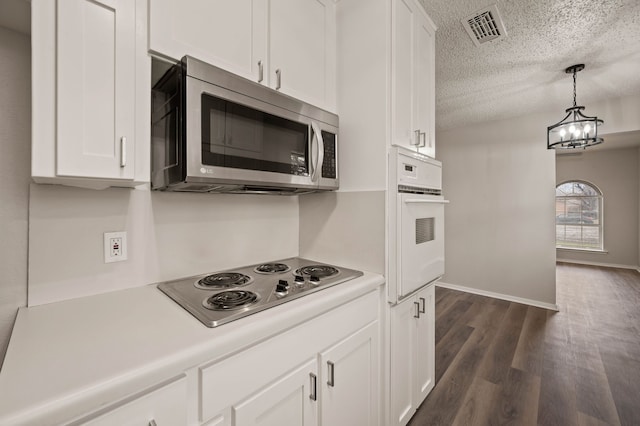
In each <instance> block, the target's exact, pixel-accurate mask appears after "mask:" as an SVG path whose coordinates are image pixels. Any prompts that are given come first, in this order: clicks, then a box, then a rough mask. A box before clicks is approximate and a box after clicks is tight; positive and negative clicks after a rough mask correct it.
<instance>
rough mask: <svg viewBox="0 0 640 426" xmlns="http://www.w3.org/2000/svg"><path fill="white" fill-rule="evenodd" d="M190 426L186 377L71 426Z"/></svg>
mask: <svg viewBox="0 0 640 426" xmlns="http://www.w3.org/2000/svg"><path fill="white" fill-rule="evenodd" d="M186 424H187V381H186V378H185V376H184V375H181V376H180V377H178V378H176V379H174V380H173V381H170V382H169V383H166V382H165V383H163V384H161V385H159V386H158V387H155V388H153V389H150V390H148V391H146V393H142V394H138V395H134V396H132V397H131V398H129V399H126V400H124V401H121V402H119V403H116V404H115V405H114V406H110V407H107V408H106V409H104V410H101V411H99V412H96V413H93V414H91V415H89V416H86V417H84V418H82V419H80V420H77V421H75V422H72V423H70V426H71V425H73V426H75V425H87V426H89V425H90V426H113V425H118V426H165V425H167V426H180V425H186Z"/></svg>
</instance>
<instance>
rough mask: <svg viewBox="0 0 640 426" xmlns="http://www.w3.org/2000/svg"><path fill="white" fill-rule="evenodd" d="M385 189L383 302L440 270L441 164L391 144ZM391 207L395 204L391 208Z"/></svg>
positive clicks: (405, 292)
mask: <svg viewBox="0 0 640 426" xmlns="http://www.w3.org/2000/svg"><path fill="white" fill-rule="evenodd" d="M389 161H390V168H389V169H390V178H391V179H394V181H395V182H396V185H395V187H394V188H392V190H390V191H389V203H390V208H389V211H390V225H391V229H390V233H391V234H395V236H394V235H391V238H390V241H391V244H390V253H389V255H390V262H389V275H390V278H391V279H390V283H389V286H388V288H389V302H390V303H393V304H395V303H398V302H400V301H402V299H404V298H406V297H407V296H410V295H411V294H413V293H415V292H416V291H417V290H419V289H421V288H422V287H424V286H426V285H427V284H429V283H431V282H433V281H435V280H437V279H438V278H440V277H442V275H443V274H444V207H445V204H447V203H448V201H447V200H445V199H444V198H443V196H442V164H441V163H440V162H439V161H436V160H434V159H432V158H429V157H427V156H425V155H423V154H419V153H416V152H413V151H410V150H407V149H404V148H401V147H393V148H392V149H391V155H390V159H389ZM394 207H395V208H394Z"/></svg>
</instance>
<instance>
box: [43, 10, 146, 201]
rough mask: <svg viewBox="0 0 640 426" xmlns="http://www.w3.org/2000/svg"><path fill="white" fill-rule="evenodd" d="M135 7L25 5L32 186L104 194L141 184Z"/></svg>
mask: <svg viewBox="0 0 640 426" xmlns="http://www.w3.org/2000/svg"><path fill="white" fill-rule="evenodd" d="M141 7H143V4H141V2H140V1H127V0H96V1H89V0H68V1H59V2H52V1H47V0H44V1H43V0H33V1H32V5H31V9H32V70H33V71H32V97H33V102H32V177H33V179H34V180H35V181H36V182H42V183H62V184H69V185H76V186H86V187H94V188H104V187H107V186H134V185H137V184H140V183H141V182H145V181H148V180H149V178H148V170H149V169H148V167H147V166H145V163H144V158H148V153H146V152H145V148H148V146H149V145H148V143H145V135H147V134H148V131H149V130H148V126H147V125H145V123H147V122H148V121H147V120H145V116H146V114H145V112H146V109H145V108H144V107H141V106H140V104H141V102H142V99H143V96H144V95H145V94H146V95H147V96H146V97H147V98H148V93H147V92H148V88H147V87H145V85H144V83H145V81H147V79H146V78H145V73H144V68H141V67H144V66H145V64H148V58H147V57H146V52H145V50H144V39H143V38H141V37H140V35H141V33H142V34H143V33H144V29H143V28H140V27H139V25H138V24H140V22H143V16H140V15H139V14H138V11H139V9H140V8H141ZM142 12H143V10H142ZM142 15H144V13H142ZM145 89H147V90H145ZM137 157H140V158H137ZM143 157H144V158H143Z"/></svg>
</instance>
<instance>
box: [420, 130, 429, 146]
mask: <svg viewBox="0 0 640 426" xmlns="http://www.w3.org/2000/svg"><path fill="white" fill-rule="evenodd" d="M418 146H419V147H420V148H424V147H425V146H427V134H426V133H425V132H420V144H419V145H418Z"/></svg>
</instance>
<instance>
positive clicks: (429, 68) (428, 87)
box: [414, 16, 436, 158]
mask: <svg viewBox="0 0 640 426" xmlns="http://www.w3.org/2000/svg"><path fill="white" fill-rule="evenodd" d="M415 28H416V32H415V37H416V43H415V58H416V64H415V76H414V84H415V113H416V115H415V117H416V128H418V129H420V131H421V132H422V133H424V135H421V141H420V142H421V144H424V146H423V147H420V148H419V151H420V152H421V153H423V154H426V155H428V156H429V157H434V158H435V156H436V144H435V126H434V124H435V99H436V97H435V60H434V57H435V32H434V30H433V27H432V26H431V25H430V24H429V22H428V21H427V20H426V19H425V18H424V17H423V16H420V19H418V20H417V21H416V26H415Z"/></svg>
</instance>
